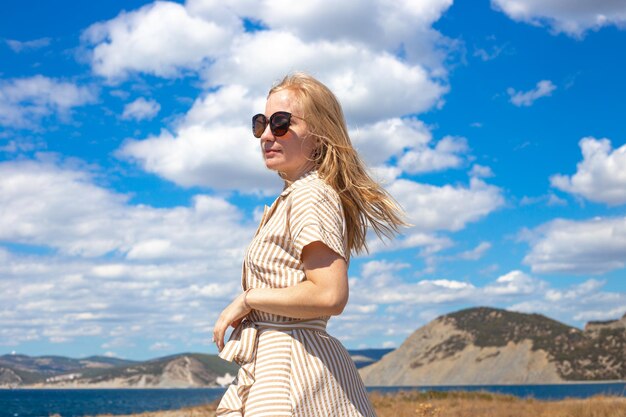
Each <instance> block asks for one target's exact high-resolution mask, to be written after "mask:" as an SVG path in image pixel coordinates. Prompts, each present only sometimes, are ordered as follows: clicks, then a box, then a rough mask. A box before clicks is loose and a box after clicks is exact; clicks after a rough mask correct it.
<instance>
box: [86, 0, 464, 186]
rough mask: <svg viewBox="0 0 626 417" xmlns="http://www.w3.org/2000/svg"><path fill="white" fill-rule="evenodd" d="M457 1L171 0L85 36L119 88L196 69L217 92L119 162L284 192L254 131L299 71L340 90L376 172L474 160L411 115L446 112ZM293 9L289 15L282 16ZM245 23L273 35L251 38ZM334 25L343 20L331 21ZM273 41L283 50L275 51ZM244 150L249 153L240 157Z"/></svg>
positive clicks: (185, 181) (185, 178)
mask: <svg viewBox="0 0 626 417" xmlns="http://www.w3.org/2000/svg"><path fill="white" fill-rule="evenodd" d="M450 5H451V1H450V0H428V1H424V2H419V4H417V3H410V2H390V1H387V0H368V1H367V2H366V4H363V3H362V2H357V1H353V0H350V1H346V2H342V3H341V5H337V3H336V2H332V1H329V0H316V1H315V2H313V3H302V4H300V3H299V4H289V7H287V8H286V7H285V4H284V2H282V0H268V1H263V2H258V3H256V2H250V1H246V0H241V1H229V2H227V3H221V2H215V1H212V0H207V1H205V0H191V1H189V2H187V3H186V4H185V5H184V6H183V5H179V4H175V3H169V2H159V3H155V4H152V5H148V6H145V7H143V8H141V9H139V10H136V11H133V12H130V13H122V14H120V15H119V16H117V17H116V18H114V19H112V20H109V21H107V22H104V23H98V24H96V25H93V26H92V27H90V28H89V29H88V30H87V31H86V32H85V35H84V40H85V43H86V44H87V45H86V46H87V47H88V48H92V49H93V51H92V52H93V53H92V61H91V63H92V67H93V70H94V71H95V72H96V73H98V74H100V75H103V76H105V77H107V78H108V79H109V80H110V81H113V82H115V81H117V80H121V79H124V78H125V77H127V76H130V75H132V74H136V73H138V74H141V73H148V74H155V75H158V76H162V77H176V76H180V75H181V74H184V73H185V71H189V72H191V73H194V74H199V75H200V76H201V78H202V79H203V80H204V85H205V87H206V88H207V90H208V92H207V93H206V94H204V96H203V97H202V98H201V99H199V100H197V101H196V103H195V104H194V106H193V108H192V109H191V110H190V111H189V113H188V114H187V115H186V116H185V117H184V118H183V120H181V121H179V123H178V124H175V125H174V127H173V128H171V129H170V130H169V131H168V130H163V131H162V132H161V133H160V134H159V135H156V136H151V137H148V138H145V139H143V140H139V141H137V140H132V141H128V142H127V143H126V144H125V145H124V146H123V147H122V148H121V149H120V151H119V153H118V154H119V155H121V156H123V157H126V158H129V159H131V160H135V161H136V162H138V163H139V164H140V165H141V166H142V167H143V169H145V170H147V171H148V172H152V173H154V174H157V175H159V176H161V177H163V178H166V179H168V180H170V181H173V182H175V183H176V184H178V185H182V186H185V187H189V186H197V185H200V186H205V187H211V188H214V189H220V190H232V189H236V190H239V191H241V192H244V193H249V192H259V191H261V192H267V191H268V190H270V189H271V190H275V189H276V188H277V187H278V186H279V184H278V183H277V181H276V176H275V175H274V174H273V173H270V172H267V170H266V169H265V168H264V165H263V163H262V159H261V156H260V153H259V150H258V141H256V143H255V141H254V140H251V135H250V132H249V128H248V127H247V126H249V119H250V116H251V115H252V114H254V113H257V112H259V111H262V109H263V106H264V101H265V95H266V94H267V91H268V89H269V87H270V86H271V85H272V84H273V83H274V82H276V81H277V79H279V78H280V77H282V76H283V75H284V74H286V73H288V72H291V71H294V70H305V71H308V72H310V73H312V74H313V75H315V76H316V77H318V78H319V79H320V80H321V81H322V82H324V83H326V84H327V85H328V86H329V87H330V88H331V90H333V92H335V94H336V95H337V96H338V98H339V100H340V101H341V103H342V105H343V108H344V111H345V113H346V116H347V120H348V122H349V124H350V128H351V132H352V133H353V135H354V136H353V137H354V141H355V143H356V144H357V146H358V147H359V148H360V149H363V153H364V156H365V158H366V159H368V161H369V160H371V161H374V164H373V166H378V167H380V166H381V165H382V164H383V163H385V161H387V159H389V158H390V157H392V156H395V157H401V156H402V155H403V154H404V153H406V155H405V156H404V159H403V161H404V162H403V164H404V167H403V168H400V169H407V170H409V171H410V172H426V171H432V170H442V169H446V168H450V167H458V166H460V165H461V164H462V162H463V159H464V158H463V155H462V154H463V153H465V152H466V149H467V146H466V143H465V141H464V139H461V138H452V137H445V138H444V139H442V140H440V141H439V142H438V143H437V144H436V145H432V146H430V145H429V144H427V142H428V141H430V138H431V136H430V133H429V132H428V130H427V128H426V127H424V126H423V124H422V123H421V122H419V121H418V120H416V119H414V118H413V119H400V117H402V116H406V115H415V114H418V113H420V112H423V111H426V110H428V109H430V108H432V107H433V106H435V105H441V104H442V101H441V100H442V96H443V95H444V94H445V93H446V92H447V90H448V86H447V85H446V82H445V76H446V72H445V70H444V66H443V62H444V60H445V54H446V52H445V44H446V43H448V41H449V40H446V39H445V38H444V37H443V36H441V35H440V34H438V32H436V31H435V30H433V29H432V27H431V26H432V24H433V23H434V22H435V21H437V20H438V19H439V18H440V17H441V15H442V13H443V12H444V11H445V10H447V8H448V7H450ZM287 9H288V10H289V12H288V13H287V14H288V15H289V18H288V19H283V18H281V17H280V16H283V15H284V14H285V13H286V12H285V10H287ZM361 15H362V17H363V18H365V19H367V21H368V22H369V21H371V25H370V26H368V27H367V30H364V29H363V28H364V27H365V26H366V25H363V24H362V22H361V23H359V24H356V23H355V22H356V20H355V16H361ZM242 17H251V18H254V19H255V20H257V21H260V22H262V24H263V25H265V26H266V27H267V28H268V29H267V30H262V31H256V32H252V33H246V32H244V30H243V26H242V22H241V18H242ZM329 19H331V20H332V21H336V22H343V23H342V24H341V25H338V26H337V25H329ZM390 22H393V24H390ZM205 32H206V33H205ZM209 32H211V33H209ZM183 44H184V45H183ZM268 45H280V48H279V49H280V50H279V51H276V53H270V52H269V50H268ZM183 46H184V47H183ZM442 46H444V47H443V48H442ZM402 48H405V49H406V50H405V54H404V55H403V57H402V58H400V57H399V56H398V55H397V52H398V50H399V49H402ZM277 54H279V56H280V59H276V56H277ZM250 63H253V64H252V65H251V64H250ZM405 133H406V134H407V135H405ZM382 135H384V137H385V140H384V142H383V141H381V140H380V137H381V136H382ZM381 143H384V144H385V146H384V147H383V146H381ZM233 148H236V149H238V151H239V152H237V153H236V154H235V155H233V153H232V149H233ZM386 173H387V174H389V178H394V177H396V176H397V175H396V174H392V173H391V172H390V171H388V170H387V171H386Z"/></svg>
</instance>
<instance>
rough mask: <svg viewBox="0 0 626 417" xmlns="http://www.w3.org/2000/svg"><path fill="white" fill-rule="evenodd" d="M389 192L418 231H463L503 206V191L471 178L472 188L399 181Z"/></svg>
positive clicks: (470, 185)
mask: <svg viewBox="0 0 626 417" xmlns="http://www.w3.org/2000/svg"><path fill="white" fill-rule="evenodd" d="M389 191H390V193H391V194H392V195H393V196H394V197H395V198H396V199H397V200H398V202H399V203H400V205H401V206H402V207H403V208H404V210H405V211H406V213H407V214H408V217H409V222H410V223H412V224H413V225H414V228H415V229H416V230H419V231H435V230H450V231H457V230H461V229H462V228H464V227H465V225H466V224H467V223H470V222H475V221H478V220H480V219H481V218H483V217H485V216H487V215H488V214H489V213H491V212H492V211H494V210H496V209H498V208H499V207H501V206H502V205H503V204H504V198H503V197H502V190H501V189H500V188H498V187H496V186H494V185H489V184H487V183H485V182H483V181H482V180H480V179H478V178H471V179H470V184H469V188H465V187H462V186H452V185H444V186H441V187H440V186H435V185H429V184H421V183H417V182H414V181H409V180H405V179H399V180H397V181H395V182H394V183H393V184H391V185H390V187H389Z"/></svg>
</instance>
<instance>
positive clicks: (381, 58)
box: [204, 31, 447, 125]
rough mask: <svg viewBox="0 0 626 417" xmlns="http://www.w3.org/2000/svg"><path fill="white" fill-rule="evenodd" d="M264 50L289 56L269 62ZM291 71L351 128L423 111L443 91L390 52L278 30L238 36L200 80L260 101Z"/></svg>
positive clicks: (417, 68)
mask: <svg viewBox="0 0 626 417" xmlns="http://www.w3.org/2000/svg"><path fill="white" fill-rule="evenodd" d="M267 45H281V50H284V51H289V53H288V54H285V55H283V56H281V59H274V57H273V55H271V54H268V53H267ZM321 57H323V58H321ZM249 62H255V63H256V65H249V64H248V63H249ZM294 70H305V71H307V72H310V73H312V74H313V75H314V76H316V77H317V78H318V79H320V80H321V81H322V82H324V83H325V84H326V85H327V86H328V87H329V88H330V89H331V90H332V91H333V92H334V93H335V94H336V95H337V97H338V98H339V100H340V102H341V104H342V106H343V108H344V111H345V113H346V118H347V119H348V120H349V123H350V124H356V125H359V124H367V123H375V122H377V121H380V120H385V119H388V118H392V117H398V116H402V115H406V114H412V113H419V112H423V111H425V110H427V109H429V108H431V107H432V106H433V105H434V104H436V103H437V102H438V100H439V99H440V97H441V96H442V95H443V94H444V93H445V92H446V91H447V87H446V86H444V85H442V84H441V83H440V82H438V81H436V80H433V79H432V78H431V77H430V74H429V73H428V71H427V70H426V69H424V68H423V67H422V66H420V65H417V64H416V65H411V64H409V63H407V62H405V61H402V60H401V59H399V58H398V57H396V56H395V55H393V54H392V53H389V52H385V51H383V52H377V51H372V50H371V49H368V48H367V47H366V46H365V45H361V44H350V43H345V42H330V41H327V40H319V41H315V42H310V43H307V42H304V41H302V40H301V39H299V38H297V37H296V36H294V35H293V34H291V33H287V32H279V31H262V32H256V33H253V34H245V35H242V36H241V37H238V38H237V39H235V40H234V41H233V45H232V50H231V51H230V52H229V54H228V56H227V57H225V58H224V59H221V60H217V61H216V62H215V64H213V65H212V66H210V67H209V68H207V70H206V73H205V75H204V76H205V78H206V79H207V85H209V86H219V85H230V84H235V83H238V84H243V85H245V86H247V87H248V88H249V89H250V91H251V92H253V93H254V94H256V95H263V96H264V95H265V94H266V93H267V91H268V90H269V86H271V85H272V84H273V83H275V82H276V81H277V79H278V78H280V77H282V76H283V75H284V74H287V73H288V72H292V71H294Z"/></svg>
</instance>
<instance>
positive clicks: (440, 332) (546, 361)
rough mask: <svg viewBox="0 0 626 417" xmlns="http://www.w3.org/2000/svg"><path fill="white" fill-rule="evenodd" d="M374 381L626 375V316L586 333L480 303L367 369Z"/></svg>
mask: <svg viewBox="0 0 626 417" xmlns="http://www.w3.org/2000/svg"><path fill="white" fill-rule="evenodd" d="M360 372H361V376H362V377H363V379H364V381H365V383H366V385H438V384H442V385H456V384H529V383H556V382H565V381H599V380H624V379H626V315H625V316H624V317H622V319H621V320H613V321H609V322H592V323H589V324H588V325H587V326H586V328H585V330H584V331H583V330H580V329H577V328H574V327H571V326H567V325H565V324H563V323H559V322H557V321H555V320H552V319H549V318H547V317H545V316H542V315H539V314H523V313H515V312H510V311H506V310H499V309H493V308H486V307H479V308H472V309H467V310H462V311H459V312H456V313H452V314H448V315H445V316H441V317H439V318H437V319H435V320H433V321H432V322H430V323H429V324H427V325H426V326H424V327H421V328H419V329H418V330H416V331H415V332H414V333H413V334H412V335H411V336H409V337H408V338H407V340H406V341H405V342H404V343H403V344H402V345H401V346H400V347H399V348H398V349H396V350H395V351H394V352H391V353H389V354H388V355H386V356H385V357H383V358H382V359H381V360H380V361H379V362H377V363H375V364H373V365H370V366H367V367H365V368H363V369H361V370H360Z"/></svg>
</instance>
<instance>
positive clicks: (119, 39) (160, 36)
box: [83, 2, 243, 81]
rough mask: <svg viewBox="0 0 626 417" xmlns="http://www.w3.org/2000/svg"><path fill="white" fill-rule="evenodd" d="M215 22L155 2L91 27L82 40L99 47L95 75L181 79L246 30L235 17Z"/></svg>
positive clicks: (93, 54) (176, 6) (174, 5)
mask: <svg viewBox="0 0 626 417" xmlns="http://www.w3.org/2000/svg"><path fill="white" fill-rule="evenodd" d="M225 9H226V8H225ZM226 10H227V9H226ZM214 19H215V20H211V19H208V18H206V17H204V18H200V17H198V16H194V15H191V14H190V13H189V12H188V11H187V9H186V8H185V7H184V6H182V5H180V4H178V3H172V2H155V3H152V4H148V5H146V6H144V7H142V8H141V9H138V10H136V11H133V12H128V13H126V12H122V13H121V14H120V15H118V16H117V17H116V18H114V19H111V20H109V21H106V22H102V23H96V24H94V25H92V26H90V27H89V28H88V29H87V30H86V31H85V32H84V34H83V40H84V41H85V42H86V43H89V44H91V45H93V47H94V48H93V51H92V52H91V56H90V59H91V64H92V68H93V71H94V72H95V73H96V74H98V75H102V76H104V77H106V78H108V79H109V80H111V81H117V80H120V79H123V78H125V77H127V76H128V75H129V74H131V73H133V72H144V73H148V74H154V75H158V76H162V77H176V76H179V75H180V74H181V71H183V70H185V69H194V70H197V69H199V68H200V67H201V66H202V65H203V63H204V62H205V60H207V59H210V58H213V57H215V56H217V55H218V54H219V53H220V52H223V51H224V46H225V45H228V44H229V41H230V40H231V38H232V36H233V35H234V33H236V32H237V31H238V30H242V29H243V28H242V27H241V23H240V22H239V20H238V19H237V18H236V16H226V15H225V14H224V13H221V14H220V15H219V16H215V17H214Z"/></svg>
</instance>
